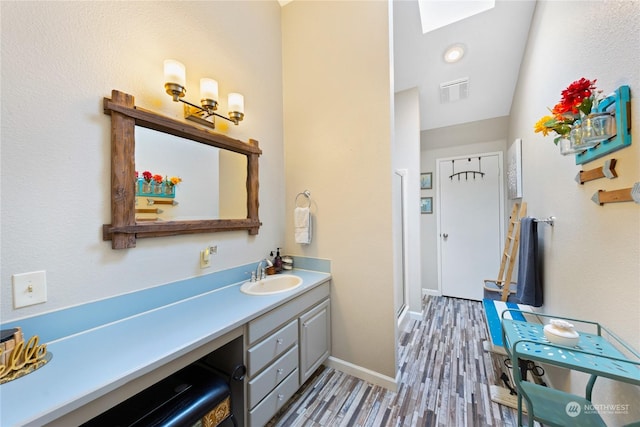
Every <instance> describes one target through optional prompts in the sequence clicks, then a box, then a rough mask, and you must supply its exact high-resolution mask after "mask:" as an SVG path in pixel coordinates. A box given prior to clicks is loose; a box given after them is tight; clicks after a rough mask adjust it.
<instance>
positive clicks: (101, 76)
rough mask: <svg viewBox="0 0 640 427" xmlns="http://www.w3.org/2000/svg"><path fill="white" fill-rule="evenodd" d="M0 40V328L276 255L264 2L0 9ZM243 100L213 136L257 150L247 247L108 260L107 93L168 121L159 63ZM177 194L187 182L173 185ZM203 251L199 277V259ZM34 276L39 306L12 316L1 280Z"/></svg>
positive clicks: (141, 252) (278, 79) (278, 92)
mask: <svg viewBox="0 0 640 427" xmlns="http://www.w3.org/2000/svg"><path fill="white" fill-rule="evenodd" d="M0 8H1V19H2V22H1V24H2V25H1V31H2V64H1V66H2V70H1V71H2V72H1V78H2V98H1V104H2V118H1V120H2V135H1V136H2V142H1V144H2V145H1V152H2V153H1V154H2V155H1V161H2V163H1V172H2V182H1V193H2V206H1V210H0V215H1V218H0V219H1V221H0V222H1V236H2V238H1V246H0V247H1V262H0V268H1V274H0V280H1V288H0V296H1V297H0V300H1V303H0V304H1V305H0V313H1V320H2V321H7V320H10V319H16V318H20V317H23V316H26V315H30V314H35V313H41V312H45V311H49V310H53V309H56V308H61V307H67V306H72V305H76V304H81V303H85V302H88V301H93V300H96V299H100V298H105V297H109V296H113V295H118V294H122V293H125V292H132V291H136V290H139V289H142V288H147V287H150V286H155V285H159V284H162V283H167V282H172V281H176V280H180V279H185V278H189V277H193V276H199V275H202V274H206V273H210V272H213V271H217V270H223V269H226V268H230V267H235V266H238V265H242V264H246V263H250V262H251V263H252V262H254V261H255V262H256V263H257V261H258V260H259V259H260V258H261V257H264V256H266V255H267V254H268V253H269V251H270V250H271V249H275V247H276V246H282V243H283V240H282V239H283V235H284V172H283V169H284V159H283V157H284V156H283V149H282V138H283V132H282V57H281V33H280V12H281V11H280V6H279V5H278V3H277V2H275V1H273V2H264V1H243V2H218V1H216V2H165V1H158V2H154V1H151V2H109V1H106V2H4V1H3V2H0ZM167 58H174V59H178V60H180V61H181V62H183V63H184V64H185V66H186V67H187V98H188V99H189V100H191V101H194V102H198V100H199V93H198V92H199V79H200V77H206V76H209V77H212V78H215V79H217V80H218V81H219V84H220V94H221V104H222V105H221V111H222V112H226V94H228V93H229V92H233V91H238V92H241V93H243V94H244V95H245V109H246V118H245V120H244V121H243V122H242V123H241V124H240V125H239V126H237V127H235V126H232V127H228V126H227V127H223V126H219V129H218V130H217V131H218V132H222V133H226V134H228V135H229V136H231V137H234V138H239V139H243V140H246V139H248V138H254V139H256V140H258V141H259V142H260V147H261V148H262V150H263V153H264V154H263V155H262V156H261V158H260V219H261V220H262V222H263V224H264V225H263V226H262V227H261V228H260V234H259V235H258V236H256V237H251V236H248V234H247V233H246V232H226V233H215V234H200V235H193V236H175V237H166V238H155V239H140V240H138V242H137V247H136V248H133V249H128V250H120V251H114V250H112V249H111V242H103V241H102V232H101V228H102V224H106V223H109V222H110V193H109V191H110V190H109V189H110V158H109V156H110V118H109V116H106V115H104V114H103V111H102V98H103V97H105V96H106V97H109V96H110V95H111V90H112V89H118V90H122V91H125V92H127V93H130V94H132V95H134V96H135V97H136V103H137V104H138V105H140V106H142V107H144V108H147V109H151V110H154V111H157V112H160V113H163V114H165V115H168V116H171V117H176V118H181V116H182V104H177V103H173V102H172V101H171V99H170V98H169V96H167V95H166V94H165V93H164V88H163V84H164V76H163V69H162V61H163V60H164V59H167ZM181 185H183V186H186V185H189V183H188V182H184V183H183V184H181ZM211 244H216V245H217V246H218V255H216V256H215V257H214V258H212V267H211V268H210V269H206V270H201V269H200V266H199V253H200V250H202V249H203V248H204V247H205V246H208V245H211ZM36 270H46V272H47V282H48V300H49V301H48V302H47V303H45V304H40V305H36V306H32V307H28V308H24V309H19V310H14V309H13V306H12V293H11V275H12V274H15V273H25V272H30V271H36Z"/></svg>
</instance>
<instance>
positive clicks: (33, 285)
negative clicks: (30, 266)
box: [11, 270, 47, 308]
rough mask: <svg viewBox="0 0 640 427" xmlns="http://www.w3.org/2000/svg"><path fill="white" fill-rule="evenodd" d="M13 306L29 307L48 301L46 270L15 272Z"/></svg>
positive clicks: (13, 277)
mask: <svg viewBox="0 0 640 427" xmlns="http://www.w3.org/2000/svg"><path fill="white" fill-rule="evenodd" d="M11 280H12V282H13V308H21V307H27V306H30V305H34V304H40V303H43V302H46V301H47V276H46V272H45V271H44V270H42V271H33V272H31V273H21V274H14V275H13V276H11Z"/></svg>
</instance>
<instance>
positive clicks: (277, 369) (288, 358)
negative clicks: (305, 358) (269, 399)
mask: <svg viewBox="0 0 640 427" xmlns="http://www.w3.org/2000/svg"><path fill="white" fill-rule="evenodd" d="M297 367H298V346H297V345H296V346H293V347H292V348H291V349H290V350H289V351H287V352H286V353H285V354H284V355H283V356H282V357H281V358H280V359H278V360H276V361H275V362H273V364H272V365H271V366H269V367H268V368H267V369H265V370H264V372H262V373H261V374H260V375H258V376H257V377H255V378H254V379H252V380H251V381H249V408H253V407H254V406H255V405H256V404H258V402H260V401H261V400H262V398H263V397H265V396H266V395H267V394H269V392H270V391H271V390H273V389H274V388H275V387H276V386H277V385H278V384H280V382H281V381H282V380H283V379H285V378H286V377H287V375H289V374H290V373H291V372H293V370H294V369H296V368H297Z"/></svg>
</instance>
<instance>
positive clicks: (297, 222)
mask: <svg viewBox="0 0 640 427" xmlns="http://www.w3.org/2000/svg"><path fill="white" fill-rule="evenodd" d="M293 222H294V226H295V240H296V243H302V244H304V245H308V244H309V243H311V210H310V209H309V208H300V207H297V208H295V210H294V212H293Z"/></svg>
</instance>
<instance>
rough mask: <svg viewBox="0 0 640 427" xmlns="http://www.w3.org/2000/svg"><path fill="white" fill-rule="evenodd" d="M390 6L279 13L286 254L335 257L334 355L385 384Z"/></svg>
mask: <svg viewBox="0 0 640 427" xmlns="http://www.w3.org/2000/svg"><path fill="white" fill-rule="evenodd" d="M388 9H389V4H388V3H387V2H340V1H311V2H306V1H295V2H292V3H289V4H288V5H287V6H285V7H284V8H283V11H282V24H283V58H284V61H283V63H284V79H283V81H284V106H285V111H284V119H285V122H284V123H285V159H286V162H285V164H286V171H285V176H286V225H287V227H286V245H285V248H286V252H287V253H290V254H294V255H305V256H313V257H320V258H330V259H331V261H332V264H331V267H332V276H333V280H332V289H331V318H332V325H333V329H332V336H333V337H332V345H333V349H332V354H333V360H338V361H341V362H344V365H342V368H344V367H345V366H347V365H348V366H352V367H354V366H355V369H356V370H357V372H354V373H356V374H357V375H363V373H364V372H365V371H366V372H370V373H373V374H374V376H375V375H377V376H378V377H377V379H378V380H380V381H381V382H383V383H385V382H393V379H394V378H395V372H396V365H395V337H394V335H395V326H394V325H395V315H394V306H393V252H392V245H391V243H392V229H391V226H392V221H391V219H392V217H391V141H392V137H393V130H392V128H391V122H392V117H393V111H392V108H391V106H392V102H393V98H392V96H393V95H392V90H393V88H392V86H391V81H392V80H391V74H390V73H391V72H390V67H391V65H390V52H389V46H390V41H389V18H390V15H389V10H388ZM305 189H308V190H309V191H310V192H311V197H312V199H313V201H314V202H313V212H314V217H315V218H314V219H315V223H314V236H313V241H312V243H311V244H310V245H306V246H303V245H300V244H296V243H295V242H294V235H293V215H292V213H293V209H294V200H295V197H296V194H298V193H300V192H301V191H304V190H305ZM372 380H374V381H376V378H372Z"/></svg>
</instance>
